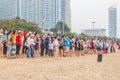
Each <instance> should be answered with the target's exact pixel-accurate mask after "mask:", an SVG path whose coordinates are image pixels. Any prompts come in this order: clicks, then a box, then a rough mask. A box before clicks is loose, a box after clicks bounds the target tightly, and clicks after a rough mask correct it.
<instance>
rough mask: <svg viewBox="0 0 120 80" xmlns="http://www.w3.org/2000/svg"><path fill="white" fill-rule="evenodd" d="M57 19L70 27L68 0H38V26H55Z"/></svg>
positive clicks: (47, 27) (48, 27)
mask: <svg viewBox="0 0 120 80" xmlns="http://www.w3.org/2000/svg"><path fill="white" fill-rule="evenodd" d="M58 21H63V22H65V23H66V24H67V25H68V26H69V27H71V9H70V0H40V1H39V26H41V27H42V28H43V29H50V28H51V27H55V24H56V23H57V22H58Z"/></svg>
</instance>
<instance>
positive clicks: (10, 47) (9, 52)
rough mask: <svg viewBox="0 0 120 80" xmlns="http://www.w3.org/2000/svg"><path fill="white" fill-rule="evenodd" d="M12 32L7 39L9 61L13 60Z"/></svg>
mask: <svg viewBox="0 0 120 80" xmlns="http://www.w3.org/2000/svg"><path fill="white" fill-rule="evenodd" d="M11 35H12V32H11V31H9V33H8V37H7V44H6V45H7V59H9V58H11V51H12V38H11Z"/></svg>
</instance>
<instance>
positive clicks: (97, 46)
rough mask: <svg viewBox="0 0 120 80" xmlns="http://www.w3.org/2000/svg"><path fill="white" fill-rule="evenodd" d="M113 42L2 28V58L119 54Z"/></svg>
mask: <svg viewBox="0 0 120 80" xmlns="http://www.w3.org/2000/svg"><path fill="white" fill-rule="evenodd" d="M117 49H118V45H117V43H115V42H114V41H112V40H103V39H94V40H92V39H87V38H84V39H79V38H77V37H75V36H72V37H70V36H64V35H55V34H39V33H37V32H31V31H29V32H24V31H22V30H13V31H8V30H5V31H3V29H2V28H0V58H4V57H5V58H7V59H11V58H23V57H27V58H36V57H39V56H40V57H68V56H70V57H72V56H80V55H85V54H98V53H112V52H117Z"/></svg>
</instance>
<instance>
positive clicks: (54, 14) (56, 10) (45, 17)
mask: <svg viewBox="0 0 120 80" xmlns="http://www.w3.org/2000/svg"><path fill="white" fill-rule="evenodd" d="M0 10H1V11H0V18H1V19H4V18H15V17H17V16H18V17H20V18H21V19H25V20H26V21H28V22H34V23H37V24H38V25H39V26H40V27H41V28H42V29H50V28H51V27H55V24H56V23H57V22H58V21H63V22H65V23H66V24H67V25H68V26H69V27H70V26H71V16H70V15H71V13H70V12H71V11H70V0H0Z"/></svg>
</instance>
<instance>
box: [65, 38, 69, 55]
mask: <svg viewBox="0 0 120 80" xmlns="http://www.w3.org/2000/svg"><path fill="white" fill-rule="evenodd" d="M64 43H65V56H69V52H70V41H69V39H68V36H66V37H65V38H64Z"/></svg>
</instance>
